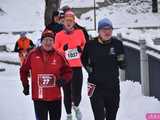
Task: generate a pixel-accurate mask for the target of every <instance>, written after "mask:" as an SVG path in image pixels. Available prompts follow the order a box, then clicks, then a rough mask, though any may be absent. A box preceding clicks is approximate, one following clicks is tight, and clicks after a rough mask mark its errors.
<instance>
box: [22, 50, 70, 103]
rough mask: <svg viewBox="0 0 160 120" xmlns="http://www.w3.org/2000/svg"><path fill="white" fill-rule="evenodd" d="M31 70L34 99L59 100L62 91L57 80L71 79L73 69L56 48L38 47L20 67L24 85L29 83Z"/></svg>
mask: <svg viewBox="0 0 160 120" xmlns="http://www.w3.org/2000/svg"><path fill="white" fill-rule="evenodd" d="M29 70H31V79H32V80H31V85H32V99H33V100H45V101H52V100H59V99H61V91H60V88H59V87H58V86H56V80H60V79H64V80H67V81H69V80H71V78H72V70H71V68H70V67H69V64H68V62H67V61H66V59H65V57H63V56H62V55H61V54H60V53H59V52H57V51H56V50H53V51H50V52H46V51H44V50H43V49H42V48H36V49H34V50H33V51H32V52H30V54H29V55H28V57H27V58H26V59H25V61H24V63H23V65H22V67H21V68H20V78H21V81H22V84H23V86H27V85H29V81H28V73H29Z"/></svg>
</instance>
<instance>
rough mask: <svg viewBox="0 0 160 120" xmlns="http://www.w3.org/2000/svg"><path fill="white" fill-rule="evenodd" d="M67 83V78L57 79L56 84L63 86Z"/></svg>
mask: <svg viewBox="0 0 160 120" xmlns="http://www.w3.org/2000/svg"><path fill="white" fill-rule="evenodd" d="M65 84H66V80H63V79H62V80H57V81H56V85H57V86H59V87H63V86H64V85H65Z"/></svg>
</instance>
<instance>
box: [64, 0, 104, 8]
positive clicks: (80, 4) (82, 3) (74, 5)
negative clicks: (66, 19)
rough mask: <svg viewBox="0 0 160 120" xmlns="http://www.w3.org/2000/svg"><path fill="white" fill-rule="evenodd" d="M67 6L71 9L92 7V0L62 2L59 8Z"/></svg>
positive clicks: (66, 0) (97, 0)
mask: <svg viewBox="0 0 160 120" xmlns="http://www.w3.org/2000/svg"><path fill="white" fill-rule="evenodd" d="M96 2H104V0H96ZM65 5H69V6H70V7H72V8H84V7H93V6H94V1H93V0H62V2H61V7H63V6H65Z"/></svg>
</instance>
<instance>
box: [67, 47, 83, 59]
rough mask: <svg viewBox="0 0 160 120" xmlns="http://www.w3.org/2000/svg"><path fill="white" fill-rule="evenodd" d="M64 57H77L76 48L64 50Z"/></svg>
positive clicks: (78, 56)
mask: <svg viewBox="0 0 160 120" xmlns="http://www.w3.org/2000/svg"><path fill="white" fill-rule="evenodd" d="M65 57H66V59H67V60H73V59H79V58H80V55H79V52H78V50H77V48H75V49H69V50H66V51H65Z"/></svg>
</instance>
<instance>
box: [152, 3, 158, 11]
mask: <svg viewBox="0 0 160 120" xmlns="http://www.w3.org/2000/svg"><path fill="white" fill-rule="evenodd" d="M152 12H153V13H157V12H158V0H152Z"/></svg>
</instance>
